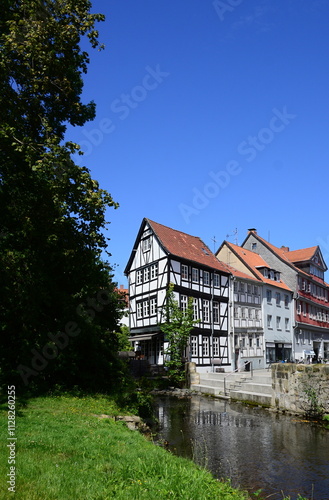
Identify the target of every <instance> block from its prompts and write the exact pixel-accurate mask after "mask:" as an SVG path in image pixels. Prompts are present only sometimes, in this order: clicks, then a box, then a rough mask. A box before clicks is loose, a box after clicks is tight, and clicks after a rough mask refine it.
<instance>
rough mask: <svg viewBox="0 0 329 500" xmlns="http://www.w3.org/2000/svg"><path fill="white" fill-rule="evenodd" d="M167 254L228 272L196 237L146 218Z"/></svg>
mask: <svg viewBox="0 0 329 500" xmlns="http://www.w3.org/2000/svg"><path fill="white" fill-rule="evenodd" d="M146 221H147V222H148V224H149V225H150V227H151V228H152V229H153V232H154V234H155V235H156V236H157V238H158V240H159V241H160V243H161V245H162V247H163V249H164V250H166V251H167V253H168V254H170V255H172V256H175V257H179V258H181V259H185V260H189V261H192V262H195V263H197V264H202V265H204V266H207V267H211V268H213V269H218V270H219V271H223V272H225V273H229V271H228V269H227V267H226V265H225V264H224V263H222V262H220V261H219V260H218V259H216V257H215V255H214V254H213V253H212V251H211V250H210V249H209V248H208V247H207V245H206V244H205V243H204V242H203V241H202V240H201V239H200V238H199V237H198V236H191V235H190V234H187V233H183V232H182V231H177V230H176V229H171V228H170V227H167V226H163V225H162V224H159V223H158V222H154V221H151V220H150V219H146Z"/></svg>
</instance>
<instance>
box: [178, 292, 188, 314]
mask: <svg viewBox="0 0 329 500" xmlns="http://www.w3.org/2000/svg"><path fill="white" fill-rule="evenodd" d="M187 303H188V300H187V296H186V295H181V298H180V307H181V310H182V311H184V312H185V311H186V310H187Z"/></svg>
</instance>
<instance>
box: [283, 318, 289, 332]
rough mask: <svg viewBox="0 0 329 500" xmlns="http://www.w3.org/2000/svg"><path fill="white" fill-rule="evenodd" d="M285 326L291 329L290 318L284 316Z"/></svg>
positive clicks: (286, 328)
mask: <svg viewBox="0 0 329 500" xmlns="http://www.w3.org/2000/svg"><path fill="white" fill-rule="evenodd" d="M284 328H285V330H289V318H284Z"/></svg>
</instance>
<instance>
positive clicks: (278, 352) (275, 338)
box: [216, 241, 293, 369]
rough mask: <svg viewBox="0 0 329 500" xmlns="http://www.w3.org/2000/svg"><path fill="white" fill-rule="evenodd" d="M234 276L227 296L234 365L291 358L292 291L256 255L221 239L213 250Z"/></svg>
mask: <svg viewBox="0 0 329 500" xmlns="http://www.w3.org/2000/svg"><path fill="white" fill-rule="evenodd" d="M216 256H217V258H218V259H219V260H221V261H223V262H225V263H227V264H228V265H229V266H230V269H231V272H232V275H233V276H234V285H233V294H232V298H231V303H232V307H231V309H232V310H233V318H232V320H231V322H230V327H231V330H234V338H235V342H234V346H235V363H234V364H235V368H241V364H242V363H243V362H245V361H250V362H252V366H253V368H254V369H257V368H265V367H266V366H268V364H269V363H272V362H277V361H292V360H293V300H292V298H293V294H292V291H291V290H290V289H289V287H288V286H287V285H286V283H284V281H283V280H282V277H281V274H280V272H279V271H277V270H276V269H273V268H270V266H269V264H268V263H267V262H266V261H265V260H264V259H263V258H262V257H261V256H259V255H257V254H255V253H253V252H251V251H249V250H247V249H244V248H241V247H239V246H238V245H234V244H233V243H230V242H227V241H224V242H223V243H222V245H221V247H220V248H219V250H218V251H217V253H216Z"/></svg>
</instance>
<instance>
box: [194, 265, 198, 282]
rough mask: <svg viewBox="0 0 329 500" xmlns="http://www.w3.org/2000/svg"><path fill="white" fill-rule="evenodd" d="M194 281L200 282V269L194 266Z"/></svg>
mask: <svg viewBox="0 0 329 500" xmlns="http://www.w3.org/2000/svg"><path fill="white" fill-rule="evenodd" d="M192 281H193V283H199V270H198V269H195V267H193V268H192Z"/></svg>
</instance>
